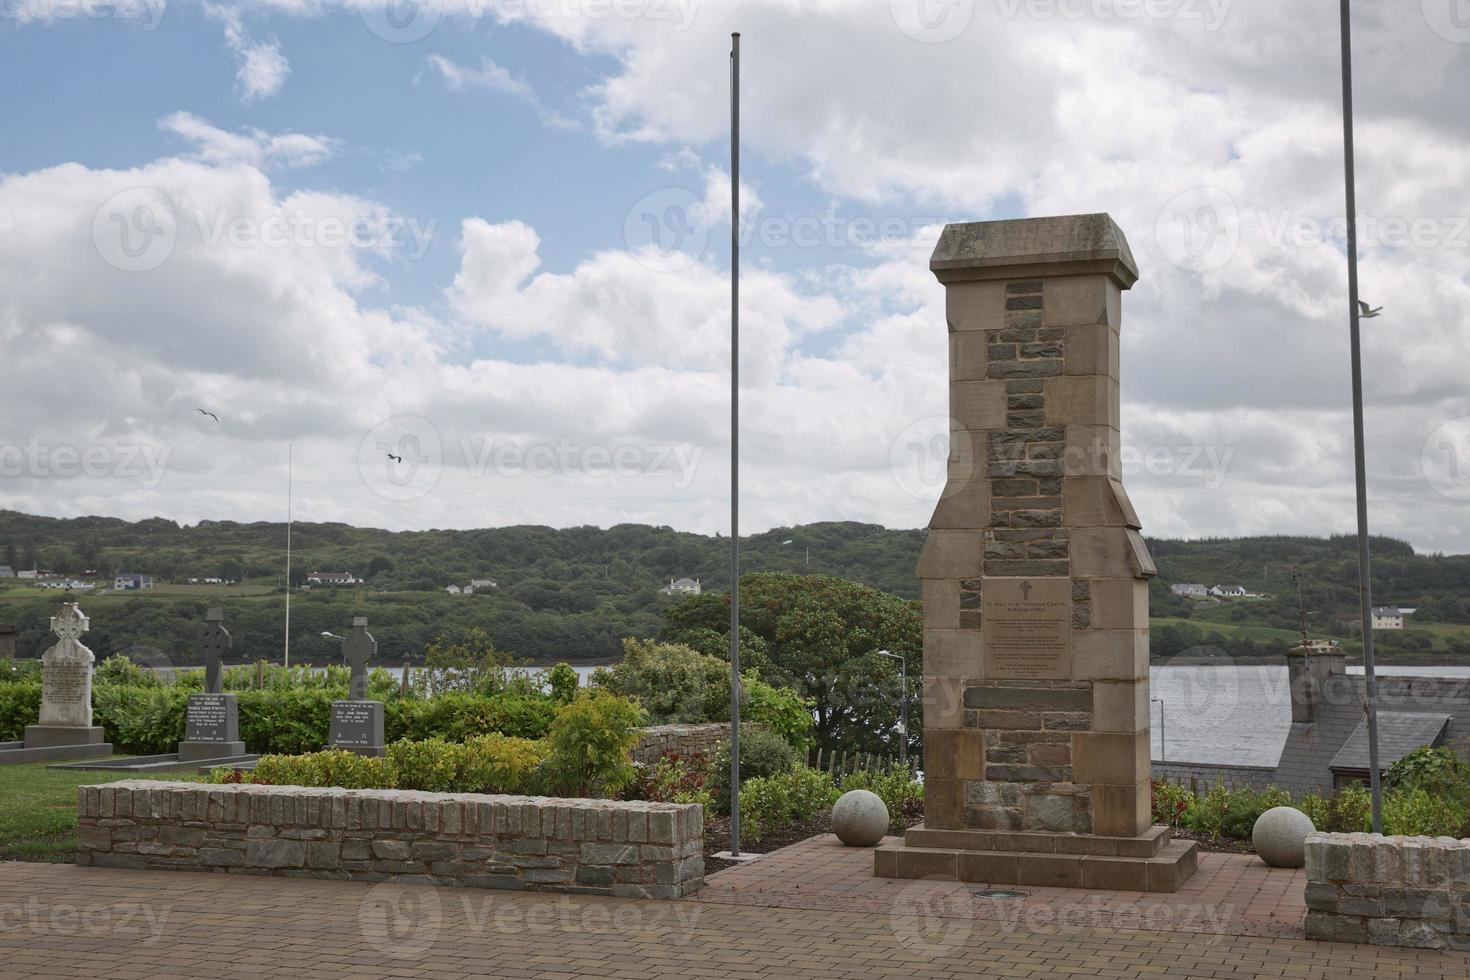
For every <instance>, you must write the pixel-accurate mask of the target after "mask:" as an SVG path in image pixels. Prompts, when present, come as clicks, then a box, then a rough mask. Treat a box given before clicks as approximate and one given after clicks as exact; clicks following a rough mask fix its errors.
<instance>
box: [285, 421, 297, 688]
mask: <svg viewBox="0 0 1470 980" xmlns="http://www.w3.org/2000/svg"><path fill="white" fill-rule="evenodd" d="M295 461H296V458H295V451H294V448H293V447H292V445H291V443H289V442H288V443H286V669H287V670H289V669H290V668H291V471H292V468H293V466H294V464H295Z"/></svg>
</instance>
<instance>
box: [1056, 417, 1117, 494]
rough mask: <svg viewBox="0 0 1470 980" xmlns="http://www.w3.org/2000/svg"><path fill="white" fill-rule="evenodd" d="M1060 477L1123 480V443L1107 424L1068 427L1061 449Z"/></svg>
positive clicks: (1113, 429)
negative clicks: (1093, 477) (1092, 477)
mask: <svg viewBox="0 0 1470 980" xmlns="http://www.w3.org/2000/svg"><path fill="white" fill-rule="evenodd" d="M1062 475H1063V476H1070V477H1084V476H1101V477H1108V478H1110V479H1114V480H1121V479H1122V478H1123V442H1122V437H1121V436H1120V435H1119V432H1118V429H1117V428H1116V427H1115V426H1110V425H1069V426H1067V435H1066V439H1065V440H1064V442H1063V446H1062Z"/></svg>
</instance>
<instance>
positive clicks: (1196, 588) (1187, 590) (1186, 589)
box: [1169, 582, 1210, 599]
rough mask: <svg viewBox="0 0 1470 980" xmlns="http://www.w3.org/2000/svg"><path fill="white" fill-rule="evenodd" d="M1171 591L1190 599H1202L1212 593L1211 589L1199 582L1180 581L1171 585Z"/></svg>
mask: <svg viewBox="0 0 1470 980" xmlns="http://www.w3.org/2000/svg"><path fill="white" fill-rule="evenodd" d="M1169 591H1170V592H1172V593H1174V594H1175V595H1182V596H1185V597H1187V598H1190V599H1202V598H1204V597H1205V596H1207V595H1209V594H1210V590H1209V589H1207V588H1205V587H1204V586H1203V585H1201V584H1200V583H1198V582H1180V583H1179V584H1177V585H1171V586H1169Z"/></svg>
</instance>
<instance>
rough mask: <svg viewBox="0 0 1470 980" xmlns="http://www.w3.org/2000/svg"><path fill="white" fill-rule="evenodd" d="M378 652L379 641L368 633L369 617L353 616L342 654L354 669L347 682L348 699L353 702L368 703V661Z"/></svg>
mask: <svg viewBox="0 0 1470 980" xmlns="http://www.w3.org/2000/svg"><path fill="white" fill-rule="evenodd" d="M377 652H378V641H377V640H375V639H373V634H371V633H369V632H368V631H367V617H366V616H353V617H352V629H350V630H348V632H347V638H346V640H344V641H343V643H342V654H343V656H345V657H346V658H347V665H348V666H349V667H351V668H352V677H351V678H350V679H349V680H348V682H347V697H348V699H349V700H352V701H366V700H367V691H368V677H367V675H368V661H369V660H371V659H372V658H373V657H374V656H375V655H376V654H377Z"/></svg>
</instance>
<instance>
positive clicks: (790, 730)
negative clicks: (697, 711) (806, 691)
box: [711, 671, 816, 752]
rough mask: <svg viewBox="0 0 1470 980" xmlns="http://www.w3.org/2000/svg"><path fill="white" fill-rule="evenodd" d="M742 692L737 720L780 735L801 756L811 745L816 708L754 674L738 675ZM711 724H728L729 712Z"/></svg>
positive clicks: (726, 709) (797, 694) (789, 691)
mask: <svg viewBox="0 0 1470 980" xmlns="http://www.w3.org/2000/svg"><path fill="white" fill-rule="evenodd" d="M740 678H741V686H742V688H743V689H744V691H745V696H744V700H742V701H741V702H740V719H741V721H748V722H751V723H752V724H757V725H764V726H765V727H766V728H769V729H770V730H771V731H773V732H775V733H776V734H777V735H780V736H781V737H782V738H783V739H785V740H786V743H787V744H788V745H790V746H791V747H792V748H794V749H796V750H797V751H798V752H804V751H805V750H806V749H808V748H810V746H811V744H812V729H813V728H814V727H815V726H816V718H815V716H813V714H812V708H813V707H814V705H815V704H816V702H814V701H813V700H812V699H811V698H804V697H802V696H801V695H800V694H799V693H797V692H796V691H793V690H792V689H791V688H789V687H772V686H771V685H770V684H767V683H766V682H765V681H763V680H761V679H760V678H759V677H757V676H756V674H755V672H754V671H747V672H744V673H742V674H741V675H740ZM711 720H712V721H729V720H730V711H729V709H728V708H725V709H724V710H723V711H722V712H721V713H720V714H719V716H718V717H716V718H712V719H711Z"/></svg>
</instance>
